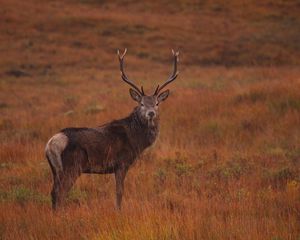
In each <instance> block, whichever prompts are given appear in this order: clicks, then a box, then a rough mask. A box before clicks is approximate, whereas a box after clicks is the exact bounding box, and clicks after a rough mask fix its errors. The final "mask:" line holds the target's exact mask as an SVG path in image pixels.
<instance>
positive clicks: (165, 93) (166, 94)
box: [157, 89, 170, 102]
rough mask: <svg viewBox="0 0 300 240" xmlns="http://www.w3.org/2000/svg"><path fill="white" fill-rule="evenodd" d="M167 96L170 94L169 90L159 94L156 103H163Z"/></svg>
mask: <svg viewBox="0 0 300 240" xmlns="http://www.w3.org/2000/svg"><path fill="white" fill-rule="evenodd" d="M169 94H170V90H169V89H168V90H166V91H163V92H162V93H161V94H159V95H158V97H157V101H158V102H162V101H165V100H166V99H167V98H168V96H169Z"/></svg>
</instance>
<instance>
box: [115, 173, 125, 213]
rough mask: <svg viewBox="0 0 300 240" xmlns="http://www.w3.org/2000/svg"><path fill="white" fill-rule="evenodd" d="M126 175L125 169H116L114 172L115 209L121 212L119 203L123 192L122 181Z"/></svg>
mask: <svg viewBox="0 0 300 240" xmlns="http://www.w3.org/2000/svg"><path fill="white" fill-rule="evenodd" d="M126 173H127V169H123V168H121V169H118V170H117V171H116V172H115V179H116V207H117V209H118V210H121V203H122V197H123V191H124V180H125V176H126Z"/></svg>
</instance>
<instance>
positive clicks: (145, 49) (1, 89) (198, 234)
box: [0, 0, 300, 240]
mask: <svg viewBox="0 0 300 240" xmlns="http://www.w3.org/2000/svg"><path fill="white" fill-rule="evenodd" d="M222 2H223V1H208V2H207V3H206V4H203V5H201V4H200V5H197V4H196V3H195V2H193V1H175V3H174V4H175V6H177V7H178V8H176V7H174V4H172V3H173V2H171V1H163V3H161V2H159V1H155V2H153V3H152V4H150V3H145V4H146V5H141V3H138V2H137V1H120V2H119V3H118V4H116V3H109V2H106V1H104V2H103V3H102V4H99V3H97V1H94V0H82V1H63V2H61V1H35V0H29V1H24V2H23V1H17V0H12V1H1V2H0V3H1V10H0V11H1V14H0V20H1V25H0V31H1V37H0V43H1V48H0V142H1V144H0V170H1V176H0V239H95V240H102V239H103V240H106V239H108V240H110V239H147V240H148V239H178V240H179V239H216V240H217V239H258V240H259V239H262V240H265V239H270V240H285V239H290V240H294V239H296V240H297V239H300V178H299V176H300V148H299V146H300V138H299V136H300V128H299V126H300V114H299V112H300V69H299V68H298V67H297V66H293V64H298V63H299V56H300V55H299V48H297V46H298V45H297V44H298V43H299V41H298V40H297V39H298V38H299V36H298V35H297V34H299V31H297V29H296V26H298V25H297V23H299V17H298V16H297V14H296V12H297V11H296V7H297V6H298V5H295V4H296V1H295V3H294V2H293V1H289V2H288V3H286V2H285V1H282V2H281V1H278V3H276V4H275V2H274V3H273V4H272V3H271V2H272V1H270V2H268V3H267V2H266V3H262V4H260V5H259V4H257V3H256V2H255V1H250V2H248V3H247V4H246V3H245V5H243V4H240V3H239V1H232V2H231V3H230V4H229V5H228V6H227V5H224V4H223V3H222ZM194 4H196V5H194ZM162 5H164V7H165V11H163V8H162ZM143 6H146V7H147V10H145V9H144V8H143ZM195 6H196V7H195ZM232 9H234V10H232ZM287 9H288V10H289V14H290V15H289V16H288V17H287V16H286V14H285V12H284V10H287ZM281 10H282V11H281ZM162 13H164V14H163V15H162ZM209 24H210V25H209ZM208 25H209V26H211V27H207V26H208ZM224 26H225V27H224ZM226 26H227V27H226ZM214 27H215V28H214ZM266 29H267V30H268V31H269V32H267V33H266V34H264V33H265V30H266ZM276 30H280V31H284V34H283V33H282V32H280V34H279V33H276V34H275V35H273V36H274V39H275V40H274V41H269V39H268V37H270V35H268V34H271V36H272V34H273V33H275V32H276ZM252 34H254V35H255V36H256V37H253V39H250V42H248V43H244V42H243V41H244V40H243V39H242V38H241V37H242V36H245V35H246V36H248V37H249V36H252ZM261 34H262V35H261ZM283 38H285V39H286V40H283ZM246 39H247V37H246ZM296 40H297V41H296ZM294 41H295V42H297V44H295V43H294ZM218 44H221V45H218ZM222 44H225V46H227V44H228V46H227V47H228V52H224V51H223V50H224V47H222ZM236 44H241V45H238V46H239V47H240V49H238V50H236V49H235V47H236ZM243 44H245V45H243ZM293 44H294V45H293ZM229 45H230V46H229ZM124 46H125V47H128V48H129V51H128V59H127V60H128V61H127V62H126V66H127V72H128V75H129V76H130V77H131V78H133V79H136V82H139V83H142V84H143V85H145V88H146V91H147V92H148V93H150V91H153V90H154V87H155V86H156V84H157V83H159V82H162V81H164V79H166V77H167V76H168V74H169V71H170V70H171V69H170V65H171V63H170V62H169V56H170V51H169V48H170V47H174V48H175V47H176V48H177V47H179V48H180V49H181V50H182V55H181V56H182V58H181V61H180V71H181V72H180V76H179V78H178V79H177V80H176V82H174V84H173V85H172V87H171V90H172V91H171V92H172V94H171V96H170V98H169V99H168V101H166V102H165V103H164V104H162V106H161V133H160V137H159V139H158V141H157V143H156V144H155V146H153V147H152V148H151V149H149V150H147V151H146V152H145V153H144V154H143V155H142V156H141V158H140V159H139V160H138V161H137V163H136V164H135V165H134V166H133V167H132V168H131V170H130V171H129V174H128V177H127V179H126V182H125V186H126V187H125V196H124V202H123V209H122V211H121V212H117V211H116V210H115V208H114V201H115V196H114V187H115V184H114V178H113V176H112V175H83V176H81V177H80V179H79V180H78V181H77V183H76V186H75V187H74V189H72V191H71V192H70V194H69V196H68V199H67V203H66V207H65V208H64V209H63V210H62V211H60V212H57V213H52V211H51V207H50V206H51V203H50V190H51V185H52V176H51V172H50V168H49V166H48V163H47V161H46V159H45V157H44V146H45V143H46V142H47V140H48V138H49V137H50V136H52V135H53V134H54V133H56V132H57V131H58V130H59V129H61V128H64V127H70V126H73V127H76V126H88V127H94V126H97V125H100V124H102V123H104V122H107V121H110V120H112V119H116V118H121V117H124V116H126V115H127V114H128V113H129V112H130V111H131V110H132V108H133V107H134V103H133V102H132V100H131V99H130V97H129V94H128V87H127V86H126V85H125V84H124V83H122V82H121V80H120V77H119V72H118V62H117V58H116V55H115V49H116V48H117V47H124ZM227 47H225V48H227ZM222 49H223V50H222ZM297 49H298V50H297ZM221 50H222V51H221ZM269 50H270V51H269ZM233 53H235V54H236V55H232V54H233ZM289 54H290V55H289ZM283 60H284V61H286V62H285V63H283ZM214 63H216V64H224V65H235V67H231V68H228V67H223V66H221V65H218V66H214V65H212V66H209V67H208V66H207V67H204V66H203V65H211V64H214ZM250 63H259V64H261V65H265V66H263V67H262V66H255V65H254V66H251V65H249V64H250ZM200 64H201V66H200ZM278 64H279V65H280V66H277V65H278ZM286 64H289V65H290V66H282V65H286ZM237 65H239V66H237ZM267 65H268V66H267ZM274 65H276V67H275V66H274ZM14 71H22V73H23V74H24V76H21V77H16V76H14V73H13V72H14Z"/></svg>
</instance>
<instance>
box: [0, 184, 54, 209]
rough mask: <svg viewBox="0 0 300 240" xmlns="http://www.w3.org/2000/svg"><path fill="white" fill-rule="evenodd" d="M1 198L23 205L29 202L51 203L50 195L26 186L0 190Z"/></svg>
mask: <svg viewBox="0 0 300 240" xmlns="http://www.w3.org/2000/svg"><path fill="white" fill-rule="evenodd" d="M0 200H1V201H13V202H16V203H18V204H20V205H22V206H24V205H26V203H28V202H36V203H47V204H48V203H50V197H48V196H45V195H43V194H41V193H38V192H35V191H33V190H32V189H30V188H27V187H24V186H17V187H14V188H12V189H11V190H10V191H0Z"/></svg>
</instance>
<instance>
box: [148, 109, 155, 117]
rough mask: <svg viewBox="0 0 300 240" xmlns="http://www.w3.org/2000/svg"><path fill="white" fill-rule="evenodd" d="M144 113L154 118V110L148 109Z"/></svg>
mask: <svg viewBox="0 0 300 240" xmlns="http://www.w3.org/2000/svg"><path fill="white" fill-rule="evenodd" d="M146 115H147V117H148V118H154V117H155V116H156V114H155V112H154V111H152V110H150V111H148V112H147V114H146Z"/></svg>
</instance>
